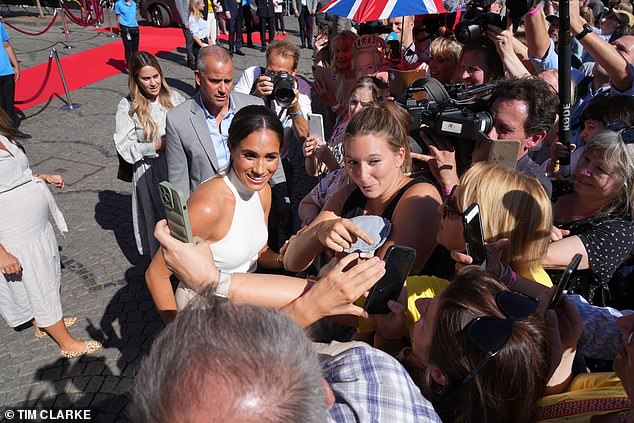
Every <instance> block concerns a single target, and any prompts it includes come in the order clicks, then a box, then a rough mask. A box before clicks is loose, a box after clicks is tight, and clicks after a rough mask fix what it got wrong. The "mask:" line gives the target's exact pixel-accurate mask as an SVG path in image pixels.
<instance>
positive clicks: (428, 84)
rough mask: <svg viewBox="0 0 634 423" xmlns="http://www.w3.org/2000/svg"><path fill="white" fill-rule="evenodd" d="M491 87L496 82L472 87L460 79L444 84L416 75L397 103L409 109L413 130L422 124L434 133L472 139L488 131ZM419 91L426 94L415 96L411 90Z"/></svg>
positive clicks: (411, 128)
mask: <svg viewBox="0 0 634 423" xmlns="http://www.w3.org/2000/svg"><path fill="white" fill-rule="evenodd" d="M494 87H495V84H483V85H477V86H474V87H472V86H467V85H465V84H462V83H459V84H448V85H447V86H446V88H445V86H443V85H442V84H441V83H440V82H438V81H437V80H435V79H433V78H419V79H417V80H415V81H414V82H412V84H411V85H410V87H409V88H408V89H407V91H406V92H405V94H404V95H403V97H402V98H401V99H399V100H397V104H399V105H400V106H401V107H403V108H404V109H405V110H407V111H408V112H409V114H410V116H411V118H412V123H411V126H410V130H412V131H416V130H418V129H419V128H420V127H421V125H423V124H425V125H427V126H428V127H429V128H430V130H431V132H432V133H434V134H438V135H442V136H447V137H451V138H457V139H468V140H475V139H476V137H477V136H478V134H480V133H483V134H487V133H488V132H489V131H490V130H491V128H492V127H493V117H492V116H491V113H489V112H488V109H489V99H490V94H491V91H493V88H494ZM421 91H425V92H427V98H426V99H423V100H416V99H415V98H414V94H415V93H418V92H421Z"/></svg>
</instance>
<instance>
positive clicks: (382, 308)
mask: <svg viewBox="0 0 634 423" xmlns="http://www.w3.org/2000/svg"><path fill="white" fill-rule="evenodd" d="M415 258H416V250H414V249H413V248H409V247H403V246H402V245H392V246H390V248H388V249H387V252H386V253H385V257H384V258H383V260H385V274H384V275H383V277H382V278H381V279H379V281H378V282H377V283H376V285H374V286H373V287H372V288H371V289H370V294H369V295H368V298H367V299H366V300H365V306H364V308H365V310H366V311H367V312H368V313H370V314H388V313H389V312H390V309H389V307H388V306H387V303H388V301H390V300H396V299H397V298H398V296H399V294H400V293H401V289H402V288H403V283H405V279H407V275H409V272H410V270H412V265H413V264H414V259H415Z"/></svg>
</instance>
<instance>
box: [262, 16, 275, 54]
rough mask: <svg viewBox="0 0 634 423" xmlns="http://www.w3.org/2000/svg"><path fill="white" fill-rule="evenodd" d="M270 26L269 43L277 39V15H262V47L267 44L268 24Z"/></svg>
mask: <svg viewBox="0 0 634 423" xmlns="http://www.w3.org/2000/svg"><path fill="white" fill-rule="evenodd" d="M267 25H268V26H269V44H270V43H272V42H273V41H275V16H271V17H262V16H260V39H261V40H262V47H264V46H266V26H267Z"/></svg>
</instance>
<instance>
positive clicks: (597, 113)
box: [581, 95, 634, 126]
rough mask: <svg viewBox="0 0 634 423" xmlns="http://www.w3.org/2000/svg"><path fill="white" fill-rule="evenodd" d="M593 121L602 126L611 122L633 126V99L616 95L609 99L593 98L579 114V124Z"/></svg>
mask: <svg viewBox="0 0 634 423" xmlns="http://www.w3.org/2000/svg"><path fill="white" fill-rule="evenodd" d="M588 119H593V120H596V121H598V122H601V123H602V124H604V125H607V124H608V123H612V122H617V121H619V122H623V123H625V124H626V125H629V126H633V125H634V97H630V96H629V95H617V96H611V97H595V98H593V99H592V101H590V102H589V103H588V106H587V107H586V108H585V109H584V110H583V112H582V113H581V122H583V121H585V120H588Z"/></svg>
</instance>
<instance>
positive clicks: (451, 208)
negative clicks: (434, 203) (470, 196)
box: [442, 185, 463, 219]
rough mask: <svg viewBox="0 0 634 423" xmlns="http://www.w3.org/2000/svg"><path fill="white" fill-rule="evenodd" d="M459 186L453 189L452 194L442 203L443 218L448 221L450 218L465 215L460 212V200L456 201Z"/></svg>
mask: <svg viewBox="0 0 634 423" xmlns="http://www.w3.org/2000/svg"><path fill="white" fill-rule="evenodd" d="M457 188H458V185H454V186H453V188H451V192H449V195H448V196H447V198H445V201H443V203H442V218H443V219H447V218H448V217H450V216H462V215H463V213H462V212H461V211H460V210H458V200H456V189H457Z"/></svg>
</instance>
